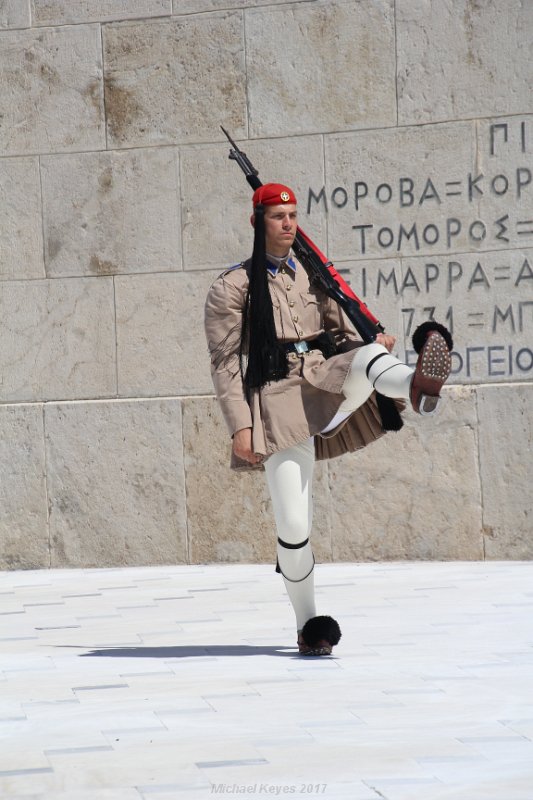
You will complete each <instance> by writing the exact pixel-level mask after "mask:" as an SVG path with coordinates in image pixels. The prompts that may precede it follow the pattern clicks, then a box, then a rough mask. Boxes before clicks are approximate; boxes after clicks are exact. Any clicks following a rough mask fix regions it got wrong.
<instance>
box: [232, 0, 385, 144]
mask: <svg viewBox="0 0 533 800" xmlns="http://www.w3.org/2000/svg"><path fill="white" fill-rule="evenodd" d="M246 63H247V73H248V97H249V104H250V136H251V137H257V138H259V137H265V136H280V135H286V134H287V132H288V131H290V132H291V134H293V135H295V134H302V133H319V132H323V131H326V130H336V131H339V130H341V131H342V130H353V129H354V128H363V127H364V128H370V127H384V126H388V125H395V124H396V87H395V56H394V5H393V3H392V0H361V2H358V3H356V4H354V3H353V2H343V0H328V2H315V3H295V4H290V5H289V4H287V5H283V6H272V7H269V8H266V9H265V8H255V9H250V10H248V11H247V12H246Z"/></svg>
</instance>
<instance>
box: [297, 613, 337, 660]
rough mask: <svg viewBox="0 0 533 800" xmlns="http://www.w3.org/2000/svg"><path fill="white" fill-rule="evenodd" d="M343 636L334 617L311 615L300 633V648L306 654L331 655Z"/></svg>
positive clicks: (302, 653)
mask: <svg viewBox="0 0 533 800" xmlns="http://www.w3.org/2000/svg"><path fill="white" fill-rule="evenodd" d="M341 636H342V634H341V629H340V628H339V623H338V622H337V621H336V620H334V619H333V617H327V616H322V617H311V619H308V620H307V622H306V623H305V625H304V626H303V628H302V630H301V631H300V633H299V635H298V650H299V652H300V655H304V656H329V655H331V651H332V649H333V647H335V645H336V644H338V643H339V641H340V638H341Z"/></svg>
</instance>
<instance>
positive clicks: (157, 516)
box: [45, 400, 187, 567]
mask: <svg viewBox="0 0 533 800" xmlns="http://www.w3.org/2000/svg"><path fill="white" fill-rule="evenodd" d="M45 439H46V459H47V465H48V495H49V503H50V540H51V566H52V567H81V566H82V567H96V566H98V567H111V566H134V565H149V564H175V563H183V562H185V561H186V560H187V546H186V510H185V489H184V479H183V462H182V446H181V408H180V403H179V401H178V400H153V401H114V402H113V401H110V402H97V403H57V404H56V403H54V404H48V405H47V406H46V409H45Z"/></svg>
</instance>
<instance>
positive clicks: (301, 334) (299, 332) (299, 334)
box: [298, 331, 304, 339]
mask: <svg viewBox="0 0 533 800" xmlns="http://www.w3.org/2000/svg"><path fill="white" fill-rule="evenodd" d="M303 335H304V332H303V331H298V336H299V337H300V339H301V338H302V336H303Z"/></svg>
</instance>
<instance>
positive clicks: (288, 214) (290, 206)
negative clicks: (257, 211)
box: [265, 203, 298, 256]
mask: <svg viewBox="0 0 533 800" xmlns="http://www.w3.org/2000/svg"><path fill="white" fill-rule="evenodd" d="M296 217H297V212H296V204H295V203H283V204H282V205H279V206H266V207H265V240H266V241H265V244H266V251H267V253H270V254H271V255H273V256H285V255H287V253H288V252H289V249H290V248H291V246H292V243H293V242H294V237H295V236H296V228H297V225H298V222H297V219H296Z"/></svg>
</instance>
